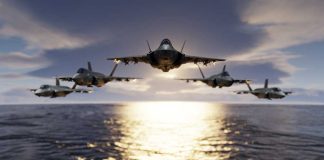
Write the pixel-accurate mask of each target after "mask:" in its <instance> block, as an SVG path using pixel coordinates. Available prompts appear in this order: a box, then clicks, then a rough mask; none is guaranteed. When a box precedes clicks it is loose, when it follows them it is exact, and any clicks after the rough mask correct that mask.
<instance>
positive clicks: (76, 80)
mask: <svg viewBox="0 0 324 160" xmlns="http://www.w3.org/2000/svg"><path fill="white" fill-rule="evenodd" d="M72 78H73V80H74V81H75V82H80V81H81V76H80V75H79V74H76V75H74V76H73V77H72Z"/></svg>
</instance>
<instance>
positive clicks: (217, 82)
mask: <svg viewBox="0 0 324 160" xmlns="http://www.w3.org/2000/svg"><path fill="white" fill-rule="evenodd" d="M197 66H198V68H199V71H200V73H201V76H202V78H187V79H178V80H184V81H187V82H190V81H193V82H197V81H200V82H203V83H205V84H207V85H208V86H210V87H213V88H215V87H219V88H222V87H230V86H232V85H233V84H234V83H246V82H247V81H249V80H235V79H233V78H232V77H231V76H230V74H229V73H228V72H227V71H226V65H224V67H223V71H222V72H221V73H219V74H216V75H212V76H210V77H208V78H205V75H204V73H203V72H202V70H201V68H200V67H199V65H197Z"/></svg>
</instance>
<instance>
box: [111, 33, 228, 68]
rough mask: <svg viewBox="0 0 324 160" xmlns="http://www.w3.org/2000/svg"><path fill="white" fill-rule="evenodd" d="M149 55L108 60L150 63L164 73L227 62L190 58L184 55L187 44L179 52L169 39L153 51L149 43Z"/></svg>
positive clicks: (216, 59)
mask: <svg viewBox="0 0 324 160" xmlns="http://www.w3.org/2000/svg"><path fill="white" fill-rule="evenodd" d="M147 45H148V47H149V53H148V54H146V55H142V56H132V57H118V58H108V60H115V61H121V62H123V63H125V64H128V63H129V62H133V63H138V62H142V63H148V64H150V65H151V66H152V67H154V68H158V69H161V70H162V71H163V72H168V71H169V70H170V69H174V68H179V67H180V66H181V65H182V64H185V63H195V64H197V63H203V64H204V65H207V64H208V63H211V62H217V61H225V59H218V58H205V57H198V56H188V55H186V54H184V53H183V48H184V46H185V42H184V43H183V45H182V48H181V50H180V51H177V50H176V49H174V48H173V46H172V43H171V42H170V40H169V39H163V40H162V42H161V44H160V46H159V48H157V49H156V50H154V51H152V50H151V47H150V45H149V43H148V42H147Z"/></svg>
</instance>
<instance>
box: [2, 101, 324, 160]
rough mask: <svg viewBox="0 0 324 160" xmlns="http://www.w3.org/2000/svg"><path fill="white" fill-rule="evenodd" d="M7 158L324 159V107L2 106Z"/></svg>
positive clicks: (165, 104)
mask: <svg viewBox="0 0 324 160" xmlns="http://www.w3.org/2000/svg"><path fill="white" fill-rule="evenodd" d="M0 159H1V160H20V159H22V160H38V159H39V160H41V159H52V160H60V159H62V160H70V159H71V160H90V159H94V160H97V159H98V160H99V159H106V160H115V159H116V160H119V159H126V160H128V159H130V160H131V159H145V160H146V159H149V160H173V159H184V160H194V159H197V160H209V159H211V160H215V159H244V160H245V159H251V160H253V159H255V160H258V159H269V160H273V159H301V160H306V159H307V160H308V159H314V160H315V159H318V160H320V159H324V106H306V105H297V106H296V105H255V104H254V105H248V104H242V105H240V104H235V105H228V104H210V103H189V102H187V103H183V102H150V103H130V104H117V105H110V104H89V105H86V104H82V105H79V104H69V105H7V106H6V105H2V106H0Z"/></svg>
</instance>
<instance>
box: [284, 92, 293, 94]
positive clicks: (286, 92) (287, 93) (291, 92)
mask: <svg viewBox="0 0 324 160" xmlns="http://www.w3.org/2000/svg"><path fill="white" fill-rule="evenodd" d="M284 93H285V95H289V94H292V93H293V92H291V91H288V92H284Z"/></svg>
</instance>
